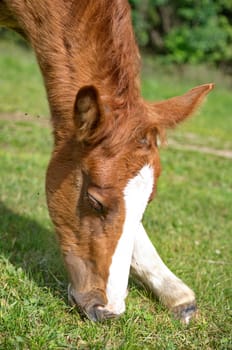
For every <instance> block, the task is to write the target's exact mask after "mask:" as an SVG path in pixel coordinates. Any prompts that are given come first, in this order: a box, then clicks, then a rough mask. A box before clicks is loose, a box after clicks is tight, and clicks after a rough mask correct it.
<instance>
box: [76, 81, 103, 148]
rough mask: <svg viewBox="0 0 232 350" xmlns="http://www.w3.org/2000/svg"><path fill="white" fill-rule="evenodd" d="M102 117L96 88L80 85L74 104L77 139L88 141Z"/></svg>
mask: <svg viewBox="0 0 232 350" xmlns="http://www.w3.org/2000/svg"><path fill="white" fill-rule="evenodd" d="M102 119H103V112H102V108H101V102H100V97H99V94H98V91H97V89H96V88H95V87H94V86H84V87H82V88H81V89H80V90H79V91H78V93H77V96H76V101H75V105H74V122H75V125H76V128H77V139H78V141H80V142H82V141H85V142H88V141H90V139H91V138H92V137H93V135H94V133H95V132H96V129H97V127H98V125H99V124H100V122H101V120H102Z"/></svg>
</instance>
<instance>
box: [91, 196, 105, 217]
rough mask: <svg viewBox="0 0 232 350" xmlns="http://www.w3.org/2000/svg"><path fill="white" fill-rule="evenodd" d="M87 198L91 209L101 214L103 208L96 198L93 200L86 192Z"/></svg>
mask: <svg viewBox="0 0 232 350" xmlns="http://www.w3.org/2000/svg"><path fill="white" fill-rule="evenodd" d="M87 198H88V201H89V204H90V205H91V207H92V208H93V209H95V210H96V211H97V212H98V213H100V214H101V213H103V211H104V206H103V205H102V203H100V202H99V201H98V200H97V199H96V198H94V197H93V196H92V195H91V194H90V193H88V192H87Z"/></svg>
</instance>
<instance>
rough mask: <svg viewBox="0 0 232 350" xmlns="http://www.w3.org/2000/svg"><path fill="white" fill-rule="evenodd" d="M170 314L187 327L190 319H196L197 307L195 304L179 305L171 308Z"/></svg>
mask: <svg viewBox="0 0 232 350" xmlns="http://www.w3.org/2000/svg"><path fill="white" fill-rule="evenodd" d="M172 312H173V314H174V316H175V318H177V319H178V320H180V321H181V322H182V323H184V324H186V325H187V324H189V322H190V320H191V319H193V318H196V317H197V305H196V303H195V302H192V303H188V304H181V305H178V306H176V307H175V308H173V309H172Z"/></svg>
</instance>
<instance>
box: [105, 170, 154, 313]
mask: <svg viewBox="0 0 232 350" xmlns="http://www.w3.org/2000/svg"><path fill="white" fill-rule="evenodd" d="M153 174H154V170H153V168H151V167H150V166H149V165H145V166H144V167H143V168H142V169H141V170H140V171H139V173H138V175H136V176H135V177H134V178H133V179H131V180H129V182H128V184H127V186H126V187H125V189H124V200H125V211H126V213H125V222H124V225H123V231H122V235H121V237H120V239H119V241H118V244H117V246H116V249H115V252H114V255H113V257H112V263H111V266H110V270H109V278H108V282H107V290H106V295H107V299H108V304H107V305H106V308H107V309H109V310H110V311H112V312H113V313H115V314H121V313H122V312H124V311H125V302H124V299H125V297H126V294H127V284H128V278H129V271H130V264H131V258H132V251H133V246H134V239H135V234H136V231H137V230H138V228H139V224H140V221H141V219H142V216H143V213H144V211H145V208H146V205H147V202H148V200H149V197H150V195H151V192H152V189H153V184H154V175H153Z"/></svg>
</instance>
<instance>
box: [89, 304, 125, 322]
mask: <svg viewBox="0 0 232 350" xmlns="http://www.w3.org/2000/svg"><path fill="white" fill-rule="evenodd" d="M86 316H87V317H88V318H89V319H90V320H91V321H94V322H97V321H98V322H102V321H104V320H108V319H111V318H116V317H118V316H119V315H118V314H116V313H114V312H112V311H110V310H108V309H107V308H106V307H105V306H103V305H99V304H96V305H93V306H92V307H91V308H89V309H88V310H86Z"/></svg>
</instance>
